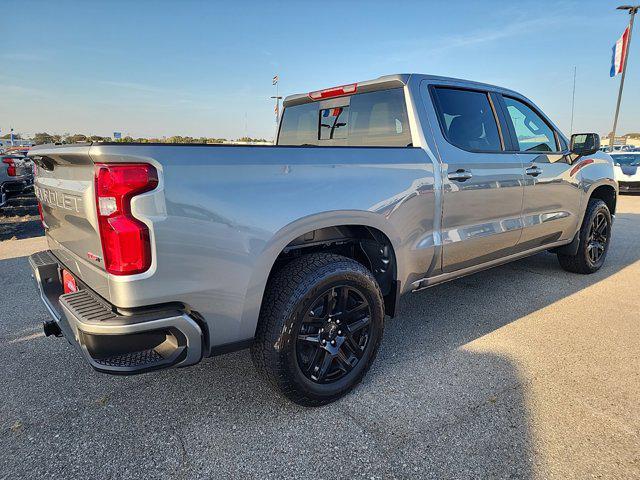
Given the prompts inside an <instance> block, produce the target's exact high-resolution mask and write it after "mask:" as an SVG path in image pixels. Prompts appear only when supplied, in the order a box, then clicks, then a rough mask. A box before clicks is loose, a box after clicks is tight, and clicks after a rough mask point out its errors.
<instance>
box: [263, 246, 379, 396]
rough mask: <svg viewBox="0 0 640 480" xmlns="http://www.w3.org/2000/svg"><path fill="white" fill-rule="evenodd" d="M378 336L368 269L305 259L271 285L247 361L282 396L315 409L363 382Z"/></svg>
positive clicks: (342, 260) (318, 257) (340, 260)
mask: <svg viewBox="0 0 640 480" xmlns="http://www.w3.org/2000/svg"><path fill="white" fill-rule="evenodd" d="M383 329H384V302H383V298H382V294H381V292H380V288H379V287H378V284H377V282H376V280H375V279H374V278H373V275H371V272H369V270H367V269H366V268H365V267H364V266H363V265H361V264H360V263H358V262H356V261H354V260H352V259H350V258H347V257H343V256H340V255H334V254H328V253H317V254H311V255H304V256H302V257H300V258H298V259H296V260H293V261H292V262H291V263H289V264H288V265H286V266H284V267H283V268H282V269H281V270H280V271H279V272H277V273H276V274H275V275H274V276H273V277H272V278H271V279H270V281H269V284H268V285H267V290H266V292H265V296H264V300H263V303H262V308H261V311H260V319H259V322H258V328H257V331H256V337H255V340H254V343H253V345H252V347H251V356H252V359H253V362H254V365H255V366H256V368H257V369H258V371H260V372H261V373H262V374H263V375H264V376H265V377H266V378H267V379H268V381H269V382H270V384H271V385H272V386H273V387H274V388H275V389H276V390H277V391H278V392H280V393H281V394H282V395H284V396H285V397H287V398H289V399H290V400H292V401H294V402H295V403H297V404H300V405H304V406H320V405H324V404H327V403H330V402H333V401H335V400H337V399H339V398H340V397H342V396H344V395H346V394H347V393H348V392H349V391H351V390H352V389H353V388H354V387H355V386H356V385H357V384H358V383H360V381H361V380H362V378H363V377H364V375H365V374H366V373H367V371H368V370H369V368H370V367H371V364H372V363H373V361H374V359H375V357H376V353H377V351H378V347H379V345H380V342H381V340H382V334H383Z"/></svg>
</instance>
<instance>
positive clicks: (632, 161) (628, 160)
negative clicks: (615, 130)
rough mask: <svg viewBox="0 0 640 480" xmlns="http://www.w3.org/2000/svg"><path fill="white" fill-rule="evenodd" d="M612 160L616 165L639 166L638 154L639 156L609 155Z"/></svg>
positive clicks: (639, 157)
mask: <svg viewBox="0 0 640 480" xmlns="http://www.w3.org/2000/svg"><path fill="white" fill-rule="evenodd" d="M611 158H613V163H617V164H618V165H633V166H637V165H640V154H639V155H611Z"/></svg>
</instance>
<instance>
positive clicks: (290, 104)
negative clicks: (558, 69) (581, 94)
mask: <svg viewBox="0 0 640 480" xmlns="http://www.w3.org/2000/svg"><path fill="white" fill-rule="evenodd" d="M599 147H600V145H599V137H598V135H596V134H591V133H589V134H580V135H574V136H572V138H571V142H569V141H568V140H567V138H565V136H564V135H563V134H562V133H561V132H560V130H559V129H558V128H557V127H556V126H555V125H554V124H553V123H552V122H551V120H549V119H548V118H547V116H546V115H544V114H543V113H542V112H541V110H540V109H539V108H538V107H536V106H535V105H534V104H533V103H532V102H531V101H530V100H529V99H527V98H526V97H524V96H522V95H520V94H519V93H517V92H514V91H512V90H507V89H505V88H500V87H496V86H492V85H486V84H482V83H476V82H471V81H464V80H456V79H451V78H443V77H435V76H428V75H417V74H414V75H392V76H386V77H381V78H378V79H376V80H372V81H366V82H361V83H357V84H355V83H354V84H350V85H344V86H340V87H335V88H329V89H325V90H320V91H314V92H311V93H304V94H299V95H292V96H289V97H287V98H286V99H285V101H284V111H283V117H282V120H281V123H280V127H279V134H278V138H277V145H276V146H265V147H262V146H230V145H206V146H205V145H199V146H198V145H184V146H179V145H170V144H155V145H154V144H105V143H101V144H86V145H72V146H71V145H61V146H41V147H36V148H34V149H33V150H32V151H31V152H30V156H31V157H32V158H33V159H34V161H35V162H36V164H37V165H38V171H37V175H36V195H37V197H38V199H39V200H40V202H41V204H42V210H43V220H44V223H45V225H46V238H47V241H48V245H49V250H48V251H44V252H40V253H37V254H35V255H33V256H32V257H31V258H30V263H31V267H32V269H33V272H34V277H35V279H36V283H37V285H38V288H39V291H40V295H41V298H42V300H43V301H44V303H45V305H46V306H47V308H48V310H49V312H50V313H51V315H52V317H53V318H52V320H51V321H48V322H46V323H45V325H44V330H45V333H46V334H47V335H56V336H59V335H62V334H63V335H64V336H65V337H66V338H67V339H68V340H69V341H70V342H71V343H73V344H74V345H76V346H77V347H78V348H79V351H80V352H81V353H82V355H83V356H84V357H85V359H86V360H87V361H88V362H89V364H90V365H91V366H92V367H93V368H95V369H97V370H99V371H102V372H108V373H116V374H130V373H138V372H143V371H149V370H154V369H159V368H165V367H170V366H177V367H184V366H187V365H193V364H195V363H197V362H199V361H200V360H201V359H202V358H203V357H206V356H211V355H217V354H221V353H225V352H229V351H234V350H238V349H240V348H245V347H250V348H251V353H252V358H253V361H254V364H255V365H256V367H257V368H258V370H259V371H260V372H262V373H263V374H264V376H265V377H266V378H267V379H268V380H269V381H270V383H271V384H272V385H273V386H274V387H275V388H276V389H277V390H278V391H280V392H281V393H282V394H283V395H285V396H287V397H288V398H289V399H291V400H293V401H295V402H297V403H300V404H303V405H321V404H325V403H328V402H331V401H333V400H336V399H338V398H340V397H341V396H343V395H344V394H346V393H347V392H348V391H350V390H351V389H352V388H353V387H354V386H355V385H356V384H358V382H359V381H360V380H361V379H362V377H363V376H364V375H365V373H366V372H367V370H368V369H369V368H370V366H371V364H372V363H373V361H374V358H375V357H376V352H377V350H378V347H379V345H380V342H381V340H382V334H383V330H384V316H385V315H389V316H393V315H395V314H396V312H397V310H398V299H399V297H400V295H401V294H403V293H407V292H414V291H417V290H421V289H424V288H427V287H431V286H433V285H437V284H439V283H442V282H446V281H448V280H452V279H454V278H457V277H461V276H463V275H468V274H471V273H474V272H477V271H479V270H484V269H486V268H490V267H493V266H496V265H499V264H503V263H505V262H510V261H512V260H516V259H520V258H522V257H526V256H528V255H532V254H535V253H538V252H541V251H545V250H552V251H553V252H555V253H556V254H557V256H558V259H559V261H560V265H561V266H562V267H563V268H564V269H566V270H568V271H571V272H576V273H583V274H587V273H593V272H595V271H597V270H598V269H599V268H600V267H601V266H602V264H603V262H604V260H605V257H606V255H607V250H608V248H609V243H610V239H611V226H612V221H613V215H614V213H615V210H616V199H617V185H616V182H615V181H614V180H613V164H612V162H611V157H610V156H609V155H606V154H603V153H600V152H598V149H599ZM523 301H526V300H523ZM425 315H428V313H427V312H425ZM212 388H215V387H212Z"/></svg>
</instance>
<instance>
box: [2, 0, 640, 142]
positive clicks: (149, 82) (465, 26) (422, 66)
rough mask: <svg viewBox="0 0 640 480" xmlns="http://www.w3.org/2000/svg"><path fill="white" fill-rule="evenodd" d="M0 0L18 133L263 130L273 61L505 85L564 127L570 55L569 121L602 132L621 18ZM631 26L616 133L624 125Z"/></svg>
mask: <svg viewBox="0 0 640 480" xmlns="http://www.w3.org/2000/svg"><path fill="white" fill-rule="evenodd" d="M0 3H1V4H2V5H3V7H2V9H1V10H2V12H3V13H2V15H3V23H2V24H3V28H2V31H3V34H2V36H1V38H0V129H1V130H2V134H4V133H7V132H8V131H9V128H11V127H13V128H14V130H15V131H16V132H22V133H24V134H27V135H29V134H33V133H36V132H43V131H44V132H48V133H58V134H64V133H84V134H93V135H102V136H111V135H112V134H113V132H114V131H119V132H122V133H123V135H124V134H129V135H131V136H133V137H162V136H171V135H183V136H187V135H188V136H193V137H200V136H206V137H216V138H238V137H241V136H245V135H248V136H251V137H264V138H268V139H271V138H273V136H274V133H275V117H274V108H273V107H274V103H273V100H272V99H270V98H269V97H270V96H272V95H275V93H276V92H275V87H273V86H272V83H271V79H272V77H273V76H274V75H276V74H278V75H279V77H280V83H279V93H280V94H281V95H289V94H293V93H301V92H308V91H312V90H317V89H321V88H326V87H330V86H334V85H341V84H346V83H352V82H357V81H362V80H368V79H371V78H376V77H378V76H380V75H387V74H393V73H411V72H417V73H428V74H434V75H444V76H452V77H458V78H465V79H470V80H476V81H481V82H487V83H492V84H496V85H500V86H503V87H507V88H511V89H513V90H516V91H518V92H520V93H522V94H524V95H526V96H527V97H529V98H530V99H531V100H532V101H533V102H535V103H536V104H537V105H538V106H539V107H540V108H542V109H543V110H544V112H545V113H546V114H547V115H548V116H549V117H550V118H551V119H552V120H553V121H554V122H555V123H556V124H557V125H558V126H559V127H560V129H561V130H562V131H563V132H564V133H565V134H567V135H568V134H569V133H570V122H571V98H572V88H573V71H574V67H577V81H576V94H575V116H574V128H573V130H574V132H578V131H583V132H592V131H595V132H598V133H600V134H606V133H608V132H609V131H610V130H611V127H612V124H613V114H614V111H615V102H616V98H617V94H618V87H619V82H620V76H617V77H615V78H610V77H609V69H610V64H611V48H612V46H613V44H614V43H615V41H616V40H617V39H618V37H619V36H620V35H621V34H622V32H623V30H624V28H625V27H626V25H627V22H628V20H629V15H628V14H627V13H626V12H622V11H617V10H616V9H615V7H616V6H618V5H619V4H621V3H624V2H622V0H620V1H610V0H585V1H570V0H566V1H565V0H555V1H546V0H537V1H531V2H530V1H521V0H518V1H517V2H514V1H497V0H485V1H463V0H457V1H449V2H442V1H430V0H421V1H417V2H409V1H407V2H403V1H400V0H396V1H395V2H389V1H388V0H387V1H381V2H378V1H367V2H364V1H347V0H342V1H335V2H334V1H331V0H324V1H320V0H316V1H299V2H278V1H273V0H272V1H256V2H253V1H233V2H229V1H224V2H222V1H221V2H217V1H206V2H205V1H202V2H200V1H188V0H184V1H175V0H172V1H163V0H155V1H144V0H138V1H129V2H124V1H123V2H120V1H117V0H112V1H108V2H106V1H105V2H101V1H80V2H72V1H56V2H51V1H42V2H36V1H30V0H2V1H1V2H0ZM638 20H639V21H640V18H638ZM9 25H10V26H9ZM638 29H640V22H639V23H638V25H637V28H636V30H638ZM635 37H636V38H635V44H632V46H631V51H630V57H629V64H628V65H629V66H628V71H627V78H626V83H625V90H624V92H625V93H624V97H623V103H622V109H621V113H620V120H619V127H618V132H619V133H629V132H640V32H637V31H636V35H635Z"/></svg>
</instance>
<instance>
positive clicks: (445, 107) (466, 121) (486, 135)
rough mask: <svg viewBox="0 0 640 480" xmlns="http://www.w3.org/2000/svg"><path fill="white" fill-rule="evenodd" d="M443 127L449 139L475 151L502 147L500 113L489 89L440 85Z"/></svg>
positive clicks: (457, 145)
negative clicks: (495, 109)
mask: <svg viewBox="0 0 640 480" xmlns="http://www.w3.org/2000/svg"><path fill="white" fill-rule="evenodd" d="M433 91H434V92H435V96H436V99H437V107H438V116H439V121H440V126H441V128H442V131H443V133H444V136H445V137H446V139H447V141H448V142H449V143H451V144H453V145H455V146H456V147H458V148H461V149H463V150H468V151H472V152H498V151H501V150H502V143H501V141H500V133H499V131H498V124H497V122H496V116H495V114H494V112H493V108H492V107H491V103H490V102H489V96H488V94H487V92H479V91H475V90H461V89H457V88H449V87H446V88H444V87H436V88H434V90H433Z"/></svg>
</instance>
